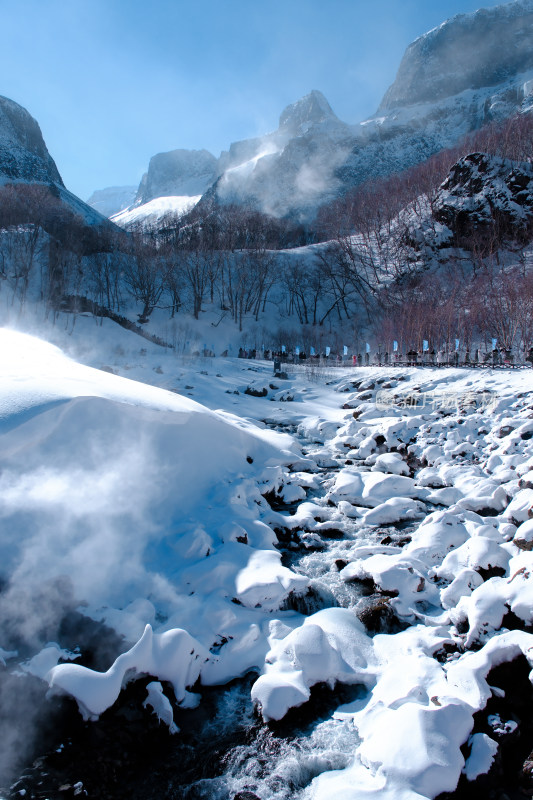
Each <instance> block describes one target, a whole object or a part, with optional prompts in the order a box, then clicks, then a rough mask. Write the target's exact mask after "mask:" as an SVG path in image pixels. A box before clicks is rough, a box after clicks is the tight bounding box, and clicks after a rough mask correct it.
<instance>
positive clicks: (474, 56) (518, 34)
mask: <svg viewBox="0 0 533 800" xmlns="http://www.w3.org/2000/svg"><path fill="white" fill-rule="evenodd" d="M530 68H533V0H515V1H514V2H512V3H505V4H504V5H500V6H495V7H494V8H482V9H480V10H479V11H476V12H475V13H472V14H459V15H457V16H455V17H452V18H451V19H449V20H447V21H446V22H443V23H442V25H439V26H438V27H437V28H433V29H432V30H431V31H428V33H425V34H424V35H423V36H420V37H419V38H418V39H416V40H415V41H414V42H412V44H410V45H409V47H408V48H407V50H406V52H405V55H404V57H403V59H402V61H401V63H400V67H399V69H398V73H397V76H396V80H395V81H394V83H393V84H392V86H391V87H390V88H389V89H388V91H387V92H386V94H385V96H384V98H383V100H382V102H381V105H380V107H379V109H378V113H382V112H387V111H391V110H393V109H396V108H400V107H403V106H410V105H413V104H416V103H425V102H434V101H435V100H442V99H444V98H446V97H451V96H453V95H457V94H459V93H461V92H463V91H465V90H466V89H480V88H482V87H489V86H496V85H498V84H501V83H503V82H504V81H506V80H508V79H509V78H510V77H512V76H513V75H516V74H517V73H520V72H525V71H526V70H528V69H530Z"/></svg>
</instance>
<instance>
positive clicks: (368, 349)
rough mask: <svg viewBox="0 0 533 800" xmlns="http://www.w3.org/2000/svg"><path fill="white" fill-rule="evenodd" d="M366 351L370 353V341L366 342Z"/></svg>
mask: <svg viewBox="0 0 533 800" xmlns="http://www.w3.org/2000/svg"><path fill="white" fill-rule="evenodd" d="M366 352H367V353H370V345H369V344H368V342H367V343H366Z"/></svg>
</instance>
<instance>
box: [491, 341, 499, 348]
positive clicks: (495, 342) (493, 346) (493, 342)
mask: <svg viewBox="0 0 533 800" xmlns="http://www.w3.org/2000/svg"><path fill="white" fill-rule="evenodd" d="M497 344H498V340H497V339H493V340H492V349H493V350H496V345H497Z"/></svg>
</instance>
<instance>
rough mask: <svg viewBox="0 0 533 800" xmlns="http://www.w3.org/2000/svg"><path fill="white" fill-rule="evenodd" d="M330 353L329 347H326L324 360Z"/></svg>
mask: <svg viewBox="0 0 533 800" xmlns="http://www.w3.org/2000/svg"><path fill="white" fill-rule="evenodd" d="M330 353H331V347H326V358H327V357H328V356H329V354H330Z"/></svg>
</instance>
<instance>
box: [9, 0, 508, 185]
mask: <svg viewBox="0 0 533 800" xmlns="http://www.w3.org/2000/svg"><path fill="white" fill-rule="evenodd" d="M495 5H498V0H440V2H436V0H262V2H258V1H257V0H143V1H142V2H141V0H0V74H1V75H2V78H3V80H2V82H1V85H0V94H3V95H5V96H6V97H10V98H11V99H13V100H16V101H17V102H18V103H20V104H21V105H23V106H25V107H26V108H27V109H28V110H29V111H30V113H31V114H32V115H33V116H34V117H35V118H36V119H37V121H38V122H39V124H40V126H41V129H42V131H43V135H44V138H45V141H46V144H47V146H48V149H49V150H50V152H51V154H52V156H53V158H54V159H55V161H56V163H57V166H58V168H59V171H60V173H61V175H62V177H63V180H64V181H65V184H66V185H67V187H68V188H69V189H71V190H72V191H73V192H75V193H76V194H78V195H80V197H83V198H84V199H85V198H87V197H88V196H89V194H91V192H92V191H93V190H94V189H99V188H103V187H105V186H112V185H123V184H136V183H137V182H138V181H139V180H140V178H141V175H142V173H143V172H144V171H145V170H146V168H147V166H148V162H149V159H150V157H151V156H152V155H154V154H155V153H158V152H162V151H165V150H172V149H174V148H178V147H184V148H191V149H201V148H206V149H207V150H210V151H211V152H212V153H213V154H214V155H217V156H218V155H219V153H220V151H221V150H224V149H227V148H228V147H229V145H230V143H231V142H232V141H235V140H237V139H245V138H248V137H251V136H255V135H259V134H262V133H266V132H267V131H270V130H274V129H275V128H276V127H277V123H278V118H279V115H280V113H281V111H282V110H283V108H284V107H285V106H286V105H287V104H289V103H292V102H294V101H295V100H297V99H298V98H299V97H302V96H303V95H304V94H307V93H308V92H309V91H310V90H311V89H320V91H322V92H323V93H324V94H325V96H326V97H327V99H328V100H329V102H330V104H331V106H332V108H333V110H334V111H335V113H336V114H337V115H338V116H339V117H340V118H341V119H343V120H344V121H346V122H358V121H360V120H362V119H364V118H365V117H367V116H369V115H370V114H372V113H373V112H374V111H375V110H376V108H377V106H378V104H379V101H380V100H381V97H382V95H383V93H384V92H385V90H386V89H387V87H388V86H389V85H390V83H392V81H393V80H394V77H395V74H396V70H397V68H398V65H399V62H400V59H401V57H402V55H403V52H404V50H405V48H406V46H407V45H408V44H409V43H410V42H411V41H412V40H413V39H415V38H416V37H417V36H419V35H421V34H422V33H424V32H425V31H427V30H429V29H430V28H432V27H435V25H438V24H440V23H441V22H442V21H444V19H446V18H448V17H450V16H453V15H454V14H458V13H464V12H470V11H474V10H476V9H477V8H479V7H480V6H485V7H489V6H495Z"/></svg>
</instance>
